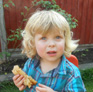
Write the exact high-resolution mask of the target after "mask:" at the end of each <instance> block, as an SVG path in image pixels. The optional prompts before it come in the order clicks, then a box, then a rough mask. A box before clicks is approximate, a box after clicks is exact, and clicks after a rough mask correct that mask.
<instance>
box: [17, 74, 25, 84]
mask: <svg viewBox="0 0 93 92" xmlns="http://www.w3.org/2000/svg"><path fill="white" fill-rule="evenodd" d="M23 78H24V76H22V75H21V76H19V77H18V78H17V79H16V83H19V82H20V81H21V80H22V79H23Z"/></svg>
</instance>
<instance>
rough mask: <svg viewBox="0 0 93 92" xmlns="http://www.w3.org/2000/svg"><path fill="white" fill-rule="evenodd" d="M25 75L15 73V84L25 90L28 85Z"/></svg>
mask: <svg viewBox="0 0 93 92" xmlns="http://www.w3.org/2000/svg"><path fill="white" fill-rule="evenodd" d="M24 79H25V78H24V77H23V76H22V75H15V76H14V77H13V81H14V84H15V85H16V86H17V87H18V88H19V90H20V91H22V90H24V89H25V88H26V86H25V85H24V84H23V83H24Z"/></svg>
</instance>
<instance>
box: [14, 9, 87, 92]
mask: <svg viewBox="0 0 93 92" xmlns="http://www.w3.org/2000/svg"><path fill="white" fill-rule="evenodd" d="M24 33H25V34H24V35H23V53H25V54H26V55H27V56H28V57H29V59H28V60H27V62H26V64H25V65H24V68H23V71H24V72H26V74H28V75H29V76H32V78H34V79H35V80H36V81H37V82H38V83H37V84H36V85H35V86H32V87H31V88H28V87H25V86H24V85H23V81H24V77H23V76H20V75H16V76H14V77H13V81H14V83H15V85H16V86H17V87H18V88H19V90H24V92H85V91H86V89H85V87H84V84H83V81H82V78H81V75H80V71H79V69H78V68H77V67H76V66H75V65H73V64H72V63H71V62H69V61H68V60H67V59H66V57H69V56H70V55H71V52H72V51H74V50H75V49H76V47H77V46H78V44H76V43H77V41H73V40H72V38H71V32H70V27H69V24H68V22H67V21H66V19H65V18H64V17H63V16H62V15H60V14H59V13H57V12H55V11H53V10H49V11H45V10H43V11H38V12H36V13H34V14H33V15H32V17H30V19H29V21H28V22H27V25H26V27H25V31H24Z"/></svg>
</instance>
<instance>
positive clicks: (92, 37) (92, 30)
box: [89, 0, 93, 44]
mask: <svg viewBox="0 0 93 92" xmlns="http://www.w3.org/2000/svg"><path fill="white" fill-rule="evenodd" d="M90 3H91V5H90V6H91V11H92V17H91V32H90V37H89V44H93V0H90Z"/></svg>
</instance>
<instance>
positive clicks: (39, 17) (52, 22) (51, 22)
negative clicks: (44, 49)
mask: <svg viewBox="0 0 93 92" xmlns="http://www.w3.org/2000/svg"><path fill="white" fill-rule="evenodd" d="M52 29H55V30H56V31H59V32H60V33H62V32H63V31H64V37H65V50H64V55H65V56H66V57H69V56H70V55H71V53H72V51H74V50H75V49H76V48H77V46H78V44H77V41H78V40H72V36H71V31H70V27H69V24H68V22H67V21H66V19H65V18H64V17H63V16H62V15H61V14H59V13H57V12H55V11H53V10H49V11H46V10H43V11H37V12H35V13H34V14H33V15H32V16H31V17H30V18H29V20H28V22H27V24H26V27H25V30H24V32H23V33H24V35H23V50H22V53H25V54H26V55H27V56H28V57H31V58H33V57H35V56H36V54H37V52H36V48H35V42H34V37H35V34H36V33H42V34H46V33H48V32H50V31H55V30H52Z"/></svg>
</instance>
